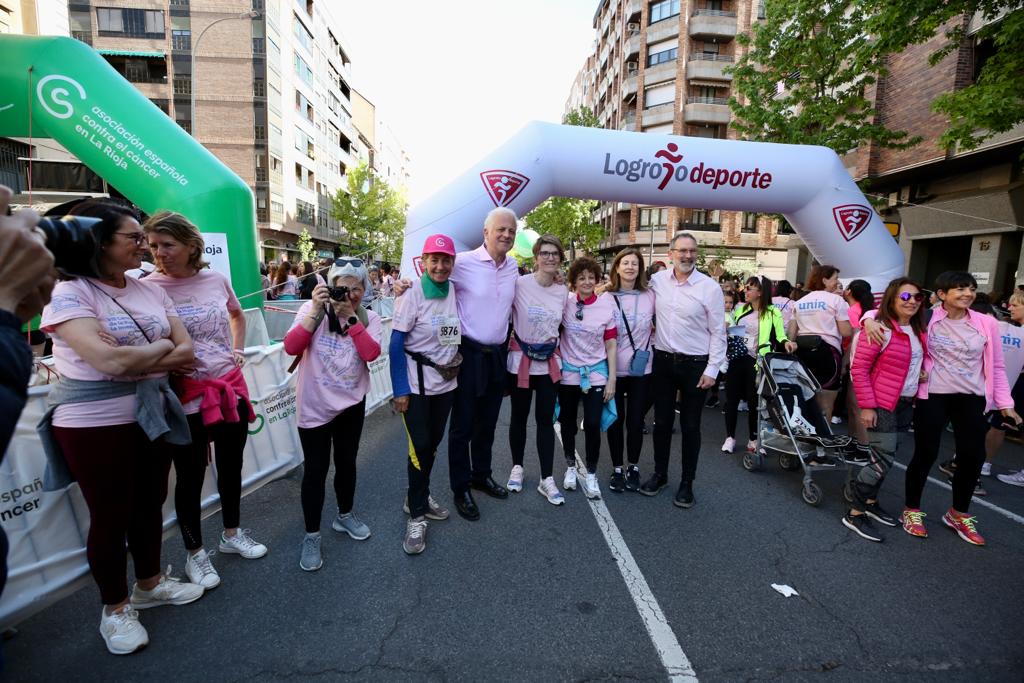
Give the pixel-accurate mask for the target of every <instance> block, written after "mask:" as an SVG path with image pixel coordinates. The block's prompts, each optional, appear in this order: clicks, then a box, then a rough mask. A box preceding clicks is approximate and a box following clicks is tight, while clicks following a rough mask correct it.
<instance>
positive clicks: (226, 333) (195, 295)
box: [143, 211, 267, 589]
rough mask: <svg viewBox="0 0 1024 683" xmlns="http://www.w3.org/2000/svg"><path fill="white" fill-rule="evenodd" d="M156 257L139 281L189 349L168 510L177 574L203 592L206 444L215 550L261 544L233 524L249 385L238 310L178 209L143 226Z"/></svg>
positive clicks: (260, 552) (211, 579) (259, 553)
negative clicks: (179, 566)
mask: <svg viewBox="0 0 1024 683" xmlns="http://www.w3.org/2000/svg"><path fill="white" fill-rule="evenodd" d="M143 230H145V232H146V235H147V237H148V238H149V248H150V251H151V252H152V253H153V260H154V261H155V262H156V272H155V273H153V274H152V275H150V276H149V277H148V278H147V282H148V283H149V284H152V285H158V286H159V287H161V288H163V290H164V291H165V292H167V295H168V296H170V297H171V301H173V302H174V308H175V310H177V312H178V317H179V318H180V319H181V321H182V323H184V325H185V328H186V329H187V330H188V333H189V336H190V337H192V345H193V347H194V348H195V356H196V360H195V365H194V371H193V372H191V373H190V374H188V375H181V376H180V377H179V378H178V381H177V382H175V385H176V386H175V388H176V389H177V393H178V397H179V398H180V399H181V400H182V402H183V403H184V404H185V414H186V415H188V425H189V430H190V431H191V433H192V443H191V444H188V445H186V446H173V447H172V448H171V457H172V458H173V460H174V472H175V475H176V477H175V484H174V509H175V514H176V515H177V517H178V526H179V527H180V529H181V537H182V541H183V542H184V544H185V550H186V551H188V553H187V557H186V558H185V574H186V575H187V576H188V578H189V580H190V581H192V582H193V583H198V584H199V585H201V586H202V587H203V588H206V589H210V588H215V587H216V586H218V585H220V576H219V575H218V574H217V570H216V569H214V567H213V563H212V562H211V561H210V556H209V554H208V553H207V552H206V550H205V549H204V548H203V532H202V526H201V525H200V517H201V513H202V493H203V481H204V480H205V479H206V463H207V459H208V456H209V451H210V443H213V444H214V445H215V448H214V455H215V457H216V458H217V492H218V493H219V494H220V505H221V517H222V518H223V521H224V531H223V532H222V533H221V534H220V538H219V543H218V550H219V551H220V552H221V553H225V554H236V555H241V556H242V557H244V558H246V559H257V558H260V557H263V556H264V555H266V554H267V547H266V546H265V545H263V544H262V543H257V542H256V541H254V540H253V539H252V538H251V537H250V536H249V533H248V531H247V530H245V529H241V528H239V522H240V512H239V507H240V501H241V496H242V454H243V452H244V450H245V442H246V438H247V437H248V423H249V421H250V420H253V419H255V415H254V413H253V410H252V404H251V403H249V388H248V387H247V386H246V383H245V378H244V377H243V376H242V370H241V368H242V364H243V363H245V314H244V313H243V312H242V306H241V304H240V303H239V302H238V298H237V297H235V293H234V292H233V291H232V289H231V283H230V282H229V281H228V279H227V277H225V276H224V275H223V274H221V273H218V272H216V271H214V270H210V268H209V264H208V263H206V262H205V261H204V260H203V249H204V247H205V243H204V241H203V236H202V235H201V234H199V229H198V228H196V226H195V225H193V224H192V223H191V222H190V221H189V220H188V219H187V218H185V217H184V216H182V215H181V214H179V213H172V212H170V211H161V212H160V213H158V214H155V215H154V216H151V217H150V219H149V220H148V221H146V224H145V225H144V226H143Z"/></svg>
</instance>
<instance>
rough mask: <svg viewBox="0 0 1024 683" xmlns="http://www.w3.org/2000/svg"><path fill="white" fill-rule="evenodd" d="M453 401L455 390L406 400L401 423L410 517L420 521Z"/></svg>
mask: <svg viewBox="0 0 1024 683" xmlns="http://www.w3.org/2000/svg"><path fill="white" fill-rule="evenodd" d="M454 400H455V390H454V389H452V390H451V391H446V392H444V393H443V394H437V395H435V396H420V395H419V394H413V395H411V396H409V408H408V409H407V410H406V411H405V414H404V415H402V420H403V422H404V423H405V433H406V435H407V436H408V437H409V466H408V471H409V516H410V517H422V516H423V515H425V514H426V513H427V510H428V508H429V503H428V501H429V498H430V472H431V470H433V469H434V459H435V456H436V455H437V447H438V445H440V443H441V439H443V438H444V429H445V427H446V426H447V425H448V415H449V414H450V413H451V412H452V401H454Z"/></svg>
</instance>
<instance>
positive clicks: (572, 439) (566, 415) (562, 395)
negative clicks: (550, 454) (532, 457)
mask: <svg viewBox="0 0 1024 683" xmlns="http://www.w3.org/2000/svg"><path fill="white" fill-rule="evenodd" d="M580 398H582V399H583V434H584V437H585V443H586V452H587V472H589V473H590V474H594V473H595V471H596V469H597V460H598V458H599V457H600V456H601V412H602V410H604V387H595V386H591V387H590V389H589V390H588V391H587V392H586V393H583V390H582V389H580V388H579V387H578V386H573V385H570V384H561V385H559V389H558V405H559V415H558V424H559V425H561V427H562V450H563V452H564V453H565V462H566V464H571V465H575V464H576V432H577V431H578V430H577V427H576V416H577V415H578V414H579V406H580Z"/></svg>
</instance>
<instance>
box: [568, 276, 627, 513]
mask: <svg viewBox="0 0 1024 683" xmlns="http://www.w3.org/2000/svg"><path fill="white" fill-rule="evenodd" d="M600 280H601V266H600V265H598V263H597V261H595V260H594V259H592V258H590V257H589V256H581V257H580V258H578V259H576V260H575V261H573V263H572V265H571V266H570V267H569V282H570V283H571V284H572V286H573V288H574V292H573V293H572V294H570V295H569V296H568V297H567V298H566V300H565V306H564V307H563V308H562V336H561V339H560V341H559V348H560V352H561V355H562V385H561V387H560V388H559V391H558V403H559V408H560V411H561V414H560V415H559V418H558V422H559V424H560V425H561V428H562V449H563V451H564V452H565V463H566V470H565V479H564V480H563V481H562V487H563V488H565V489H567V490H570V491H572V490H575V489H576V480H577V477H576V431H577V427H576V424H577V423H576V416H577V415H578V410H579V404H580V399H581V398H582V399H583V425H584V426H583V433H584V435H585V436H586V453H587V456H586V460H587V474H586V478H585V479H584V481H583V493H584V494H586V496H587V498H600V497H601V487H600V486H599V485H598V483H597V460H598V458H599V457H600V455H601V421H602V417H603V413H604V404H605V403H607V402H608V401H611V400H612V399H613V398H614V397H615V374H616V371H615V368H616V359H617V358H616V346H615V338H616V337H617V336H618V329H617V328H616V326H615V303H614V301H613V300H612V297H611V296H609V295H607V294H602V295H601V296H598V295H597V294H595V293H594V288H595V287H596V286H597V283H598V282H599V281H600Z"/></svg>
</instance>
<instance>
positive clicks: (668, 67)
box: [644, 59, 679, 85]
mask: <svg viewBox="0 0 1024 683" xmlns="http://www.w3.org/2000/svg"><path fill="white" fill-rule="evenodd" d="M678 68H679V65H678V63H677V60H675V59H673V60H672V61H670V62H662V63H661V64H656V65H655V66H649V67H647V69H645V70H644V85H651V84H652V83H660V82H661V81H673V80H675V78H676V71H677V69H678Z"/></svg>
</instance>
